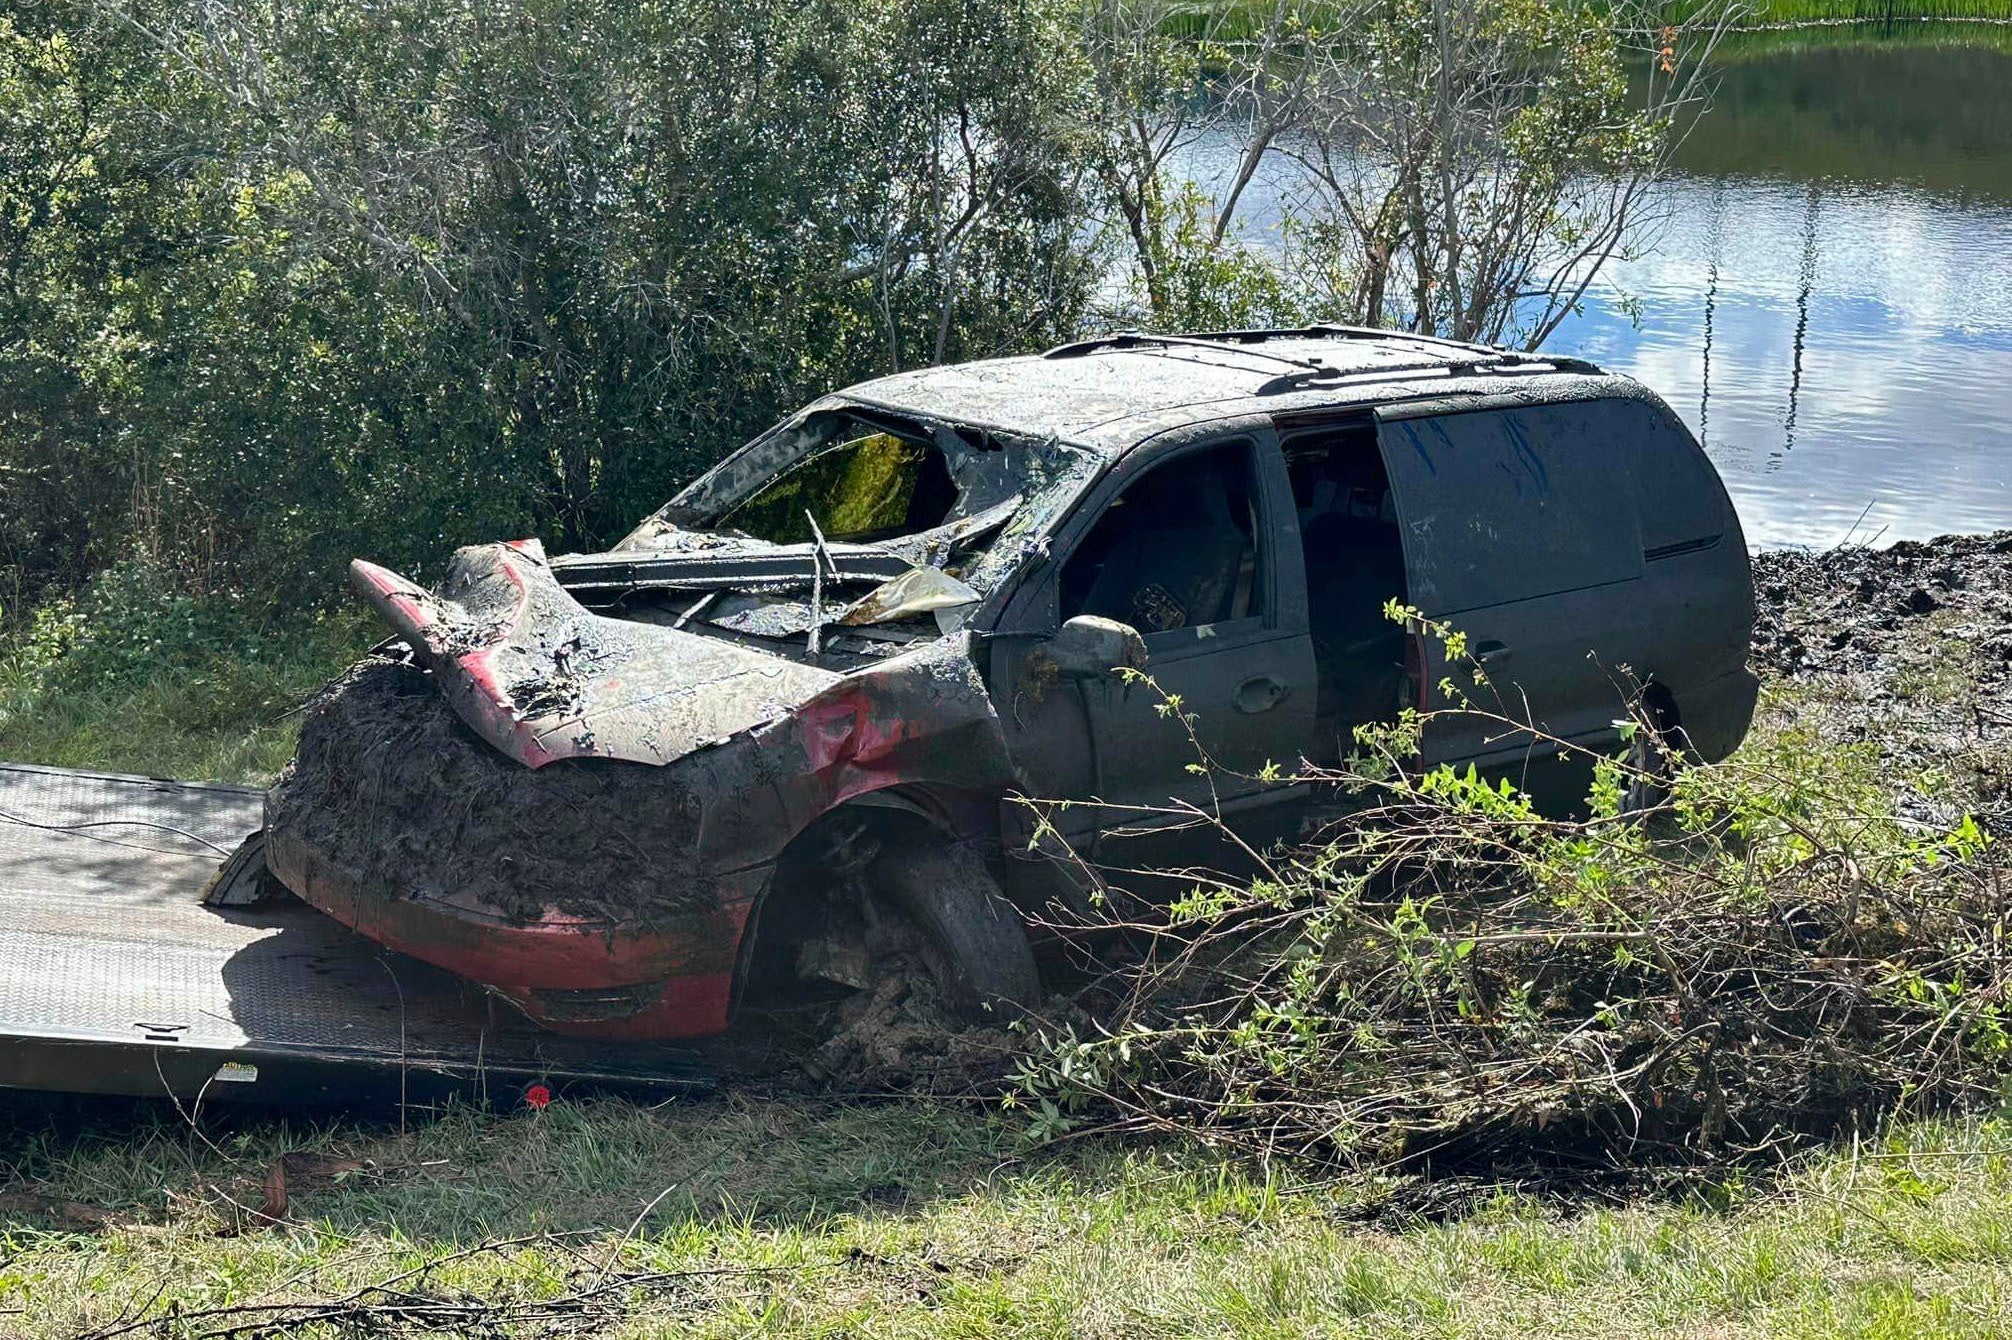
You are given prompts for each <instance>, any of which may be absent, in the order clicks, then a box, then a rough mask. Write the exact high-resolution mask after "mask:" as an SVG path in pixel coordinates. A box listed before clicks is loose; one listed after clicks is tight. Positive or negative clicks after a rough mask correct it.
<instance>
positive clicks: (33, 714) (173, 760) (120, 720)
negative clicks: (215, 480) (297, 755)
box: [0, 609, 381, 784]
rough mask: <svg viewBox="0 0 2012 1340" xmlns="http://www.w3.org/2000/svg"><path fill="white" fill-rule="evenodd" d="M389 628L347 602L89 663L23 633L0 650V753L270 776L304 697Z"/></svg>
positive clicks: (152, 769) (177, 771)
mask: <svg viewBox="0 0 2012 1340" xmlns="http://www.w3.org/2000/svg"><path fill="white" fill-rule="evenodd" d="M45 631H46V630H45ZM90 636H91V632H90V630H88V629H86V630H83V631H82V632H81V633H80V634H79V637H81V638H82V639H83V640H85V641H88V639H89V638H90ZM380 636H381V633H380V631H379V629H378V627H377V625H375V624H374V623H373V622H372V621H371V620H370V619H369V617H368V616H367V615H366V614H365V613H364V612H363V611H361V610H353V609H345V610H343V611H340V612H337V613H333V614H323V615H317V616H309V617H301V618H296V619H292V620H288V621H285V622H282V623H278V624H275V625H269V626H263V627H259V626H253V627H251V628H249V629H248V630H247V631H245V632H243V633H242V634H240V635H238V636H235V637H233V638H231V639H229V640H228V641H229V645H224V646H218V647H215V648H213V649H211V650H209V651H207V652H204V653H202V654H197V655H193V656H172V657H170V656H163V657H161V658H159V659H158V661H157V662H149V661H146V660H144V659H142V660H140V661H139V662H138V663H136V664H132V665H124V664H120V665H115V666H112V667H109V668H102V667H91V668H89V669H87V668H86V667H85V664H84V663H85V662H86V661H88V660H89V659H90V658H89V657H88V656H85V655H81V654H80V652H81V650H82V648H80V646H79V645H78V641H77V640H76V639H74V638H73V639H71V640H70V641H69V642H68V645H60V644H58V645H52V644H51V641H50V639H49V638H48V637H44V638H42V639H40V640H38V639H37V638H35V637H33V636H24V637H21V638H19V639H17V640H16V642H15V644H14V645H13V646H12V647H11V648H10V649H9V650H8V651H7V652H5V653H0V759H4V760H6V761H8V762H14V763H43V764H48V765H51V766H54V767H71V768H93V769H99V770H103V771H107V772H124V773H135V774H139V775H143V776H149V777H175V778H180V779H182V780H185V781H218V782H250V783H255V784H257V783H264V782H268V781H270V780H271V779H272V778H273V777H274V776H275V775H277V774H278V772H279V770H280V768H281V767H282V766H284V765H285V763H286V761H287V759H288V758H290V757H292V755H293V743H294V737H295V735H296V734H297V733H298V730H299V721H298V718H297V715H296V713H297V710H298V709H299V708H300V706H301V705H302V704H303V703H304V702H305V701H306V700H307V698H308V697H309V696H310V695H311V694H313V692H314V691H315V690H316V689H318V688H319V687H320V686H321V685H322V684H323V683H324V682H326V681H327V680H328V679H329V678H330V677H332V676H333V675H334V674H335V673H336V672H337V671H339V670H341V669H342V667H343V666H345V665H347V664H349V663H350V662H351V661H353V660H355V659H356V657H357V656H358V655H359V654H361V653H362V651H363V650H364V649H366V648H367V647H369V646H370V645H371V643H372V642H374V641H376V640H377V639H378V638H379V637H380Z"/></svg>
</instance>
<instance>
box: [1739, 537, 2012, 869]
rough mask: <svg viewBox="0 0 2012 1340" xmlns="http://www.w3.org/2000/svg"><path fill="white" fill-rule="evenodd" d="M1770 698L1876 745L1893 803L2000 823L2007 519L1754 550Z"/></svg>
mask: <svg viewBox="0 0 2012 1340" xmlns="http://www.w3.org/2000/svg"><path fill="white" fill-rule="evenodd" d="M1754 586H1755V592H1756V595H1757V597H1758V600H1759V613H1758V617H1757V619H1756V620H1755V627H1754V650H1753V657H1754V668H1755V669H1756V670H1757V671H1759V673H1760V675H1761V677H1762V679H1763V680H1764V681H1771V682H1773V683H1774V685H1775V686H1776V687H1775V692H1774V693H1773V694H1772V695H1771V697H1772V699H1773V700H1774V702H1775V703H1776V708H1775V709H1774V710H1780V711H1786V712H1790V713H1794V714H1796V715H1797V716H1798V719H1800V720H1804V721H1806V722H1812V723H1814V724H1816V725H1818V726H1819V728H1820V730H1821V732H1822V733H1823V734H1824V735H1825V736H1826V738H1832V739H1838V740H1867V741H1872V742H1874V743H1876V744H1877V745H1878V746H1879V748H1880V751H1881V756H1882V761H1883V763H1884V764H1885V769H1884V770H1885V771H1886V772H1887V774H1888V775H1889V776H1890V777H1891V779H1892V781H1893V783H1894V785H1895V788H1896V790H1897V791H1899V792H1901V793H1902V801H1903V805H1904V806H1905V807H1907V808H1909V809H1913V810H1917V811H1923V812H1930V811H1932V812H1935V813H1936V814H1938V815H1940V816H1945V817H1946V816H1947V815H1949V814H1953V813H1955V812H1957V811H1959V810H1964V809H1969V810H1974V811H1975V812H1976V813H1977V816H1978V818H1979V820H1980V822H1988V823H1989V824H1990V825H1991V826H1992V827H1994V828H1995V829H1996V830H1997V831H1998V832H2000V833H2001V834H2005V833H2012V802H2008V794H2007V793H2008V766H2012V531H2000V532H1997V533H1996V534H1992V535H1959V536H1945V537H1943V538H1941V539H1937V540H1930V541H1926V542H1913V541H1903V542H1901V543H1899V544H1895V545H1893V546H1892V547H1890V548H1887V549H1876V550H1875V549H1834V550H1830V551H1827V552H1824V553H1813V554H1812V553H1793V552H1772V553H1766V554H1761V555H1759V556H1758V557H1756V559H1755V560H1754Z"/></svg>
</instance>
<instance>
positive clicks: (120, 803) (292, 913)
mask: <svg viewBox="0 0 2012 1340" xmlns="http://www.w3.org/2000/svg"><path fill="white" fill-rule="evenodd" d="M262 800H263V793H262V792H260V791H257V790H253V789H250V788H246V787H234V786H208V785H197V784H192V783H187V782H171V781H161V780H156V779H152V778H145V777H124V776H116V775H112V774H107V773H93V772H77V771H70V770H66V769H57V768H44V767H33V766H28V765H24V764H13V763H0V1088H18V1089H42V1090H55V1091H61V1092H71V1093H98V1094H123V1095H134V1096H155V1097H173V1098H174V1099H176V1100H177V1101H179V1102H182V1103H184V1104H188V1103H193V1102H195V1101H198V1100H200V1101H203V1102H215V1101H219V1100H249V1101H253V1102H258V1103H275V1104H295V1103H304V1104H319V1103H330V1102H336V1103H341V1102H349V1101H353V1100H363V1101H373V1100H379V1099H391V1100H395V1101H401V1102H406V1103H413V1104H419V1103H430V1102H435V1101H439V1100H440V1099H442V1098H443V1097H445V1096H446V1095H447V1094H450V1093H459V1094H463V1095H466V1096H470V1097H474V1098H477V1099H487V1100H489V1101H491V1102H496V1103H500V1104H505V1105H510V1104H515V1103H516V1102H518V1101H520V1100H521V1098H522V1096H523V1095H524V1094H525V1093H526V1092H528V1091H529V1090H530V1087H531V1086H533V1085H539V1084H542V1085H545V1086H547V1088H548V1089H549V1090H551V1091H553V1092H555V1093H556V1092H563V1091H567V1090H572V1091H579V1090H583V1089H593V1090H611V1091H623V1092H655V1093H664V1092H679V1091H691V1090H696V1089H702V1088H704V1087H707V1083H706V1079H705V1076H704V1072H703V1069H702V1067H700V1065H699V1064H698V1062H697V1060H696V1058H695V1056H694V1055H693V1054H692V1053H691V1052H689V1051H685V1050H682V1049H679V1048H675V1047H667V1046H662V1045H655V1044H642V1043H619V1044H618V1043H596V1042H587V1041H582V1040H578V1039H572V1038H564V1037H559V1036H557V1035H555V1034H552V1033H547V1032H544V1031H543V1030H541V1029H539V1028H538V1027H537V1026H535V1025H534V1024H532V1023H531V1022H530V1021H528V1020H526V1019H524V1018H523V1017H522V1016H521V1015H519V1014H518V1013H517V1012H516V1011H515V1010H514V1009H513V1008H512V1007H511V1006H510V1005H509V1004H508V1003H507V1002H504V1001H501V1000H499V999H497V998H496V997H494V996H492V995H490V994H489V993H487V992H486V991H484V990H483V989H482V988H481V987H479V986H477V985H475V984H474V983H471V982H468V981H465V980H464V979H462V978H459V977H456V976H454V975H452V974H450V973H446V972H443V971H441V970H440V969H437V968H434V967H431V966H429V965H427V964H424V963H421V962H419V961H417V960H415V959H411V958H407V957H405V956H403V955H400V954H396V953H392V952H390V951H387V950H385V949H383V948H382V947H380V946H378V945H376V944H373V943H371V942H370V941H368V940H365V939H363V938H362V937H361V936H358V935H356V934H354V933H353V932H351V931H349V930H348V929H347V928H345V927H344V926H342V925H340V924H339V923H337V922H336V921H334V920H332V919H331V918H329V917H327V916H324V915H323V914H322V913H320V912H317V911H315V910H314V909H313V908H310V907H308V906H307V905H305V904H303V903H301V902H298V901H296V900H295V899H293V898H291V897H279V898H273V899H269V900H266V901H263V902H260V903H257V904H255V905H252V906H248V907H210V906H205V905H204V904H203V902H202V893H203V890H204V888H205V887H206V886H207V885H208V883H209V882H210V879H211V877H212V876H213V875H215V874H216V872H217V869H218V867H219V865H220V864H221V862H222V861H223V860H224V858H225V857H226V856H227V855H229V854H230V853H231V852H232V851H233V850H235V849H236V848H237V846H238V845H239V844H240V843H241V842H242V841H243V840H244V839H245V838H246V837H247V836H248V835H250V834H251V833H252V832H254V831H255V830H256V829H257V828H258V827H259V824H260V818H261V808H262Z"/></svg>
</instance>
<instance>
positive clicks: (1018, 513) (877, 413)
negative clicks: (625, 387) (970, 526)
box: [615, 394, 1109, 608]
mask: <svg viewBox="0 0 2012 1340" xmlns="http://www.w3.org/2000/svg"><path fill="white" fill-rule="evenodd" d="M834 413H835V414H841V415H844V416H847V417H850V418H854V419H856V420H860V421H863V422H866V423H869V424H872V423H874V422H875V421H877V420H885V421H887V425H888V428H889V430H890V431H899V432H900V433H901V434H902V435H904V436H917V435H918V434H917V431H916V430H921V434H924V435H927V436H929V437H931V438H934V437H935V436H936V435H937V434H938V433H940V432H942V431H944V430H948V431H950V432H953V433H956V434H957V435H958V436H960V437H962V438H964V439H965V440H966V441H970V440H972V439H980V440H983V441H985V442H987V443H988V444H997V445H988V446H987V447H985V448H983V449H984V450H988V451H990V450H998V451H1025V452H1030V453H1034V454H1036V455H1038V456H1040V457H1043V458H1045V463H1046V464H1047V465H1048V467H1049V468H1048V470H1047V472H1046V474H1047V477H1046V481H1045V482H1044V483H1042V484H1040V485H1038V486H1036V487H1032V488H1029V489H1026V490H1023V491H1022V492H1021V493H1020V494H1018V495H1016V496H1018V497H1019V503H1018V505H1017V506H1016V507H1015V509H1014V511H1013V513H1012V515H1011V516H1010V517H1008V518H1007V520H1006V521H1005V523H1004V524H1003V525H1001V526H1000V527H998V529H997V532H996V534H995V535H994V536H993V537H992V538H991V539H990V540H989V541H987V542H985V543H983V544H982V545H978V546H974V552H973V553H972V556H971V559H970V561H969V571H968V572H967V574H966V576H965V578H964V580H966V581H967V582H969V583H970V584H971V585H972V586H973V588H974V589H976V590H977V591H978V593H979V596H980V607H981V608H984V607H987V606H990V605H992V604H993V597H994V596H995V595H997V594H998V593H999V592H1001V591H1003V590H1005V589H1007V588H1009V587H1011V586H1012V585H1013V584H1014V583H1013V580H1012V579H1013V576H1014V574H1015V573H1016V572H1017V571H1018V570H1019V569H1020V568H1021V567H1022V566H1024V562H1025V559H1026V557H1027V556H1028V552H1023V551H1029V552H1031V551H1038V549H1039V543H1038V540H1036V541H1034V542H1033V543H1032V544H1029V543H1027V541H1028V539H1029V537H1032V536H1038V535H1041V534H1046V533H1048V532H1051V531H1052V530H1053V529H1054V527H1055V525H1056V523H1057V522H1059V521H1060V520H1061V519H1062V518H1063V517H1065V516H1067V515H1068V513H1069V511H1070V510H1071V508H1072V507H1073V506H1074V505H1075V502H1076V500H1077V499H1078V498H1080V497H1081V496H1082V494H1083V493H1084V492H1085V491H1086V490H1087V489H1088V488H1090V487H1091V486H1092V485H1094V484H1095V482H1096V480H1097V479H1098V478H1099V477H1100V476H1101V475H1102V474H1103V472H1104V469H1105V468H1106V467H1107V466H1108V464H1109V461H1108V459H1107V453H1104V452H1101V451H1098V450H1097V449H1096V448H1095V447H1092V446H1090V445H1088V444H1086V443H1081V442H1074V441H1070V440H1068V439H1065V438H1063V437H1061V436H1060V435H1059V434H1047V433H1030V432H1027V431H1025V430H1024V429H1015V428H1012V427H1008V426H1004V425H998V424H990V423H984V422H980V421H977V420H972V419H965V418H956V417H950V416H946V415H937V414H930V413H927V412H923V411H918V410H916V409H915V408H913V407H912V406H908V405H898V404H888V403H884V402H880V401H874V400H868V399H864V398H861V397H855V396H849V395H841V394H834V395H826V396H821V397H819V398H818V399H816V400H814V401H812V402H810V403H809V404H808V405H805V406H804V407H803V408H802V409H800V410H798V411H797V412H796V413H794V414H792V415H790V416H789V417H788V418H786V419H783V420H781V421H780V422H778V423H776V424H775V425H774V426H773V427H771V428H769V429H768V430H767V431H765V432H763V433H762V434H760V435H759V436H758V437H755V438H754V439H752V440H751V441H749V442H748V443H746V444H745V445H744V446H742V447H740V448H738V449H736V450H735V451H734V452H732V453H731V454H729V455H728V456H727V457H725V458H724V459H723V460H721V461H720V463H719V464H717V465H715V466H713V467H712V468H711V469H710V470H708V471H706V472H705V473H704V474H702V475H700V476H699V477H698V478H697V479H695V480H693V481H692V482H691V483H689V484H687V485H686V486H685V487H684V488H682V489H680V490H678V492H677V493H676V494H675V495H673V496H672V498H671V500H670V501H669V502H667V503H665V504H664V505H663V506H662V507H660V508H658V509H657V510H656V511H655V512H652V513H651V514H650V515H649V516H647V517H645V518H644V519H643V520H642V521H641V522H640V523H638V525H637V526H636V527H635V528H634V529H633V530H632V531H630V533H629V534H628V535H627V536H625V537H624V538H623V539H622V540H621V541H620V542H619V543H618V544H617V545H616V546H615V548H616V549H618V550H624V551H636V550H643V551H647V550H648V549H650V548H652V547H655V546H654V544H653V541H655V540H656V538H657V537H658V536H659V535H661V534H663V528H665V527H674V528H676V529H677V530H680V531H686V532H697V533H708V534H714V535H734V534H736V532H733V531H729V530H720V529H718V528H717V527H718V521H719V518H721V517H723V516H725V515H727V514H729V513H730V512H731V511H732V510H733V509H734V508H735V507H737V506H739V505H740V504H742V503H743V502H745V501H747V500H748V499H751V498H753V497H755V496H756V495H758V494H759V493H760V492H761V491H762V490H763V489H765V488H767V487H768V486H769V485H770V484H772V483H774V482H775V481H776V480H778V479H780V478H782V477H783V476H784V475H785V474H787V473H788V472H789V471H790V470H792V469H794V468H796V467H797V466H798V465H800V464H802V463H803V462H805V461H807V460H809V459H811V458H812V457H813V456H815V455H816V454H817V453H818V452H819V451H821V450H824V449H826V448H827V447H829V446H831V445H833V444H832V442H831V440H830V439H829V437H828V436H827V435H826V434H824V433H823V432H821V431H817V430H816V429H815V428H813V422H814V420H816V419H817V418H818V417H819V416H822V415H828V414H834ZM995 506H996V504H995ZM960 524H965V522H964V521H963V520H959V519H951V520H946V521H945V522H943V523H942V524H941V525H939V526H936V527H933V528H929V529H925V530H919V531H915V532H912V533H910V534H908V535H903V536H896V537H889V538H886V539H882V540H877V541H863V542H859V543H858V544H856V545H845V544H838V543H836V542H835V543H834V547H835V548H851V547H859V548H878V549H885V550H891V551H894V552H900V551H901V550H902V549H903V548H904V547H906V546H907V545H909V544H910V543H911V542H912V541H913V540H914V539H915V538H916V537H919V536H931V535H938V534H941V533H944V532H946V531H950V530H953V529H954V528H956V527H957V526H959V525H960ZM749 543H758V544H766V543H767V542H766V541H759V540H754V539H750V540H749ZM778 547H783V548H787V547H788V546H778Z"/></svg>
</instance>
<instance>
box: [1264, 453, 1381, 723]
mask: <svg viewBox="0 0 2012 1340" xmlns="http://www.w3.org/2000/svg"><path fill="white" fill-rule="evenodd" d="M1280 436H1281V442H1282V445H1283V447H1284V449H1285V462H1286V474H1287V477H1288V478H1289V479H1290V480H1291V481H1292V496H1293V504H1294V507H1295V508H1296V509H1297V511H1298V513H1299V536H1300V548H1301V551H1302V552H1303V553H1304V555H1305V557H1306V595H1307V614H1308V620H1309V623H1310V625H1311V632H1312V634H1313V651H1314V668H1315V673H1316V675H1317V676H1318V691H1317V694H1316V704H1315V708H1314V718H1315V723H1316V726H1317V727H1318V729H1317V732H1316V738H1317V739H1318V740H1319V741H1320V742H1321V747H1322V749H1323V751H1327V750H1329V748H1330V742H1332V744H1331V750H1332V752H1330V753H1328V756H1327V757H1325V758H1321V757H1314V761H1315V762H1322V763H1325V762H1333V761H1335V760H1336V759H1339V758H1341V757H1343V756H1345V755H1347V754H1348V753H1349V752H1350V751H1351V750H1352V749H1353V748H1354V737H1355V728H1356V727H1357V726H1359V725H1364V724H1367V723H1370V722H1380V721H1394V720H1396V718H1397V714H1398V711H1399V709H1400V708H1402V707H1403V706H1404V691H1405V682H1404V681H1405V673H1406V672H1405V664H1404V661H1405V637H1406V634H1405V631H1404V629H1403V628H1402V627H1400V626H1399V625H1397V624H1395V623H1393V622H1391V621H1390V620H1389V619H1387V618H1385V617H1384V613H1383V607H1384V604H1385V602H1386V601H1390V600H1398V601H1402V600H1404V599H1405V594H1406V589H1405V574H1404V549H1403V545H1402V541H1401V540H1400V538H1399V535H1398V530H1397V512H1396V508H1395V505H1394V501H1393V499H1392V496H1391V490H1390V480H1389V478H1388V476H1386V475H1385V473H1384V468H1383V454H1382V452H1381V451H1380V450H1379V448H1378V445H1377V440H1376V429H1375V426H1374V425H1372V424H1369V423H1353V424H1333V425H1325V426H1322V427H1318V428H1308V429H1305V430H1303V431H1293V430H1292V429H1291V428H1289V427H1286V426H1284V425H1281V434H1280ZM1310 757H1313V756H1312V755H1310Z"/></svg>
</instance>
